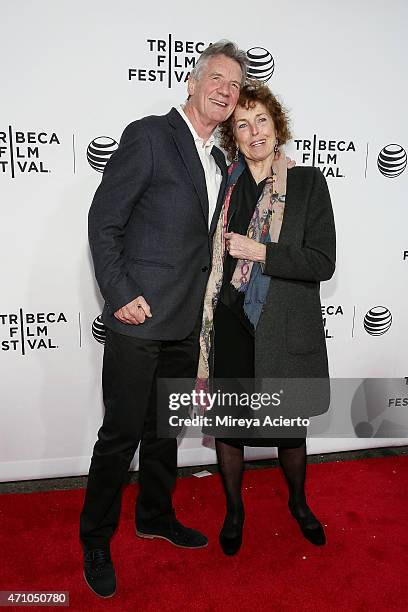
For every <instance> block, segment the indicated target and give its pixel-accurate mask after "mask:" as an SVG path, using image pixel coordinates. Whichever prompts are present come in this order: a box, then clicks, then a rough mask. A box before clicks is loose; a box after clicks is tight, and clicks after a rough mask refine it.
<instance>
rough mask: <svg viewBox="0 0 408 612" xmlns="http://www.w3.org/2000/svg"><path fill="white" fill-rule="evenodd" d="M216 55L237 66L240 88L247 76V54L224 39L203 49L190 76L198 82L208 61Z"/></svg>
mask: <svg viewBox="0 0 408 612" xmlns="http://www.w3.org/2000/svg"><path fill="white" fill-rule="evenodd" d="M216 55H225V56H226V57H229V58H231V59H233V60H235V61H236V62H237V63H238V64H239V66H240V68H241V72H242V79H241V87H242V86H243V85H244V83H245V80H246V74H247V65H248V58H247V54H246V53H245V51H242V49H239V48H238V47H237V45H236V44H235V43H233V42H231V41H230V40H226V39H225V38H223V39H222V40H219V41H218V42H215V43H212V44H211V45H210V46H209V47H207V48H206V49H204V51H203V52H202V53H201V55H200V57H199V58H198V60H197V63H196V65H195V66H194V68H193V69H192V71H191V76H192V77H193V78H194V79H195V80H196V81H199V80H200V78H201V74H202V72H203V70H204V68H205V67H206V65H207V64H208V60H209V59H211V58H212V57H214V56H216Z"/></svg>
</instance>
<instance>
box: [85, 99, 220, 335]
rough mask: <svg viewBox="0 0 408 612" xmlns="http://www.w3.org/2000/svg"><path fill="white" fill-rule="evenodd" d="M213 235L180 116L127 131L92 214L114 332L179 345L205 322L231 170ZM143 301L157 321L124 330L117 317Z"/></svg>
mask: <svg viewBox="0 0 408 612" xmlns="http://www.w3.org/2000/svg"><path fill="white" fill-rule="evenodd" d="M212 155H213V157H214V159H215V161H216V163H217V165H218V166H219V168H220V170H221V172H222V184H221V188H220V193H219V197H218V202H217V207H216V210H215V214H214V217H213V219H212V223H211V228H210V231H209V230H208V197H207V189H206V183H205V176H204V170H203V167H202V164H201V161H200V158H199V156H198V153H197V149H196V146H195V143H194V139H193V137H192V134H191V132H190V130H189V128H188V126H187V124H186V122H185V121H184V119H183V118H182V117H181V115H180V113H179V112H178V111H177V110H176V109H174V108H173V109H172V110H171V111H170V112H169V113H168V114H167V115H164V116H151V117H145V118H143V119H140V120H138V121H135V122H133V123H131V124H130V125H128V127H127V128H126V129H125V131H124V132H123V135H122V138H121V140H120V143H119V147H118V149H117V151H116V152H115V153H114V154H113V155H112V157H111V158H110V160H109V162H108V164H107V165H106V168H105V171H104V174H103V178H102V182H101V184H100V186H99V188H98V189H97V191H96V193H95V197H94V199H93V202H92V206H91V209H90V211H89V243H90V247H91V252H92V257H93V261H94V266H95V274H96V279H97V281H98V284H99V287H100V290H101V293H102V295H103V297H104V299H105V307H104V311H103V316H102V320H103V322H104V323H105V325H107V326H108V327H109V328H111V329H113V330H115V331H118V332H120V333H123V334H127V335H130V336H136V337H139V338H147V339H154V340H181V339H183V338H185V337H186V336H188V334H189V333H190V332H191V331H192V329H193V327H194V325H195V323H196V321H197V317H198V316H199V313H200V310H201V307H202V303H203V298H204V292H205V287H206V284H207V280H208V275H209V272H210V267H211V242H212V236H213V233H214V230H215V226H216V222H217V219H218V216H219V212H220V209H221V205H222V200H223V192H224V188H225V183H226V163H225V158H224V155H223V153H222V152H221V151H220V150H219V149H217V148H216V147H213V149H212ZM139 295H143V297H144V298H145V300H146V301H147V302H148V304H149V305H150V308H151V311H152V315H153V316H152V318H151V319H148V318H146V321H145V323H143V324H141V325H126V324H124V323H121V322H120V321H118V320H117V319H116V318H115V317H114V316H113V313H114V312H115V311H116V310H118V309H119V308H121V307H122V306H125V305H126V304H128V303H129V302H131V301H132V300H133V299H134V298H136V297H137V296H139Z"/></svg>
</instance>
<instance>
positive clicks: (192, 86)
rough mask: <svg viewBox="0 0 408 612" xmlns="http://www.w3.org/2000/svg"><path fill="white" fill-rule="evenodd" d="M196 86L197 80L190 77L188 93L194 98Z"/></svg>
mask: <svg viewBox="0 0 408 612" xmlns="http://www.w3.org/2000/svg"><path fill="white" fill-rule="evenodd" d="M195 84H196V81H195V78H194V77H192V76H191V75H190V76H189V77H188V83H187V92H188V95H189V96H192V95H193V94H194V91H195Z"/></svg>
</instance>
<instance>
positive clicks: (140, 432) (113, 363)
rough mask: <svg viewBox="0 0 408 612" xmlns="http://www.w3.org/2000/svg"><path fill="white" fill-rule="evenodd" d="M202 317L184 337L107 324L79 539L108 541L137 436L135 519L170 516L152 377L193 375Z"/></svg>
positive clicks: (158, 520)
mask: <svg viewBox="0 0 408 612" xmlns="http://www.w3.org/2000/svg"><path fill="white" fill-rule="evenodd" d="M200 324H201V317H199V320H198V321H197V325H196V326H195V329H194V330H193V332H192V333H191V334H190V335H189V336H188V337H187V338H186V339H184V340H178V341H160V340H144V339H139V338H134V337H131V336H125V335H122V334H118V333H116V332H113V331H112V330H109V329H108V330H107V335H106V342H105V352H104V358H103V372H102V388H103V399H104V404H105V416H104V420H103V424H102V427H101V428H100V430H99V432H98V440H97V442H96V444H95V447H94V450H93V456H92V461H91V467H90V470H89V477H88V486H87V490H86V495H85V502H84V507H83V510H82V514H81V521H80V536H81V540H82V542H83V544H84V545H85V546H88V547H95V546H100V545H104V544H107V543H108V542H109V540H110V538H111V537H112V534H113V532H114V531H115V529H116V527H117V525H118V522H119V515H120V505H121V497H122V486H123V484H124V482H125V480H126V477H127V473H128V470H129V466H130V463H131V461H132V459H133V455H134V454H135V451H136V449H137V447H138V445H139V442H140V451H139V485H140V493H139V497H138V500H137V505H136V523H137V526H138V528H139V529H141V530H143V528H145V527H147V526H149V527H151V526H154V525H155V524H157V525H163V524H166V523H168V522H169V521H171V520H172V519H173V517H174V516H175V513H174V509H173V505H172V500H171V494H172V490H173V487H174V485H175V481H176V475H177V440H176V439H170V438H169V439H165V438H162V439H159V438H157V435H156V409H157V406H156V380H157V379H158V378H195V377H196V375H197V365H198V357H199V330H200Z"/></svg>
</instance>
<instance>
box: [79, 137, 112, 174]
mask: <svg viewBox="0 0 408 612" xmlns="http://www.w3.org/2000/svg"><path fill="white" fill-rule="evenodd" d="M118 146H119V144H118V143H117V142H116V140H114V139H113V138H111V137H110V136H97V137H96V138H94V139H93V140H92V141H91V142H90V143H89V145H88V148H87V150H86V157H87V160H88V163H89V165H90V166H91V168H93V169H94V170H96V171H97V172H103V171H104V170H105V166H106V164H107V163H108V161H109V159H110V157H111V155H112V154H113V153H114V152H115V151H116V149H117V148H118Z"/></svg>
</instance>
